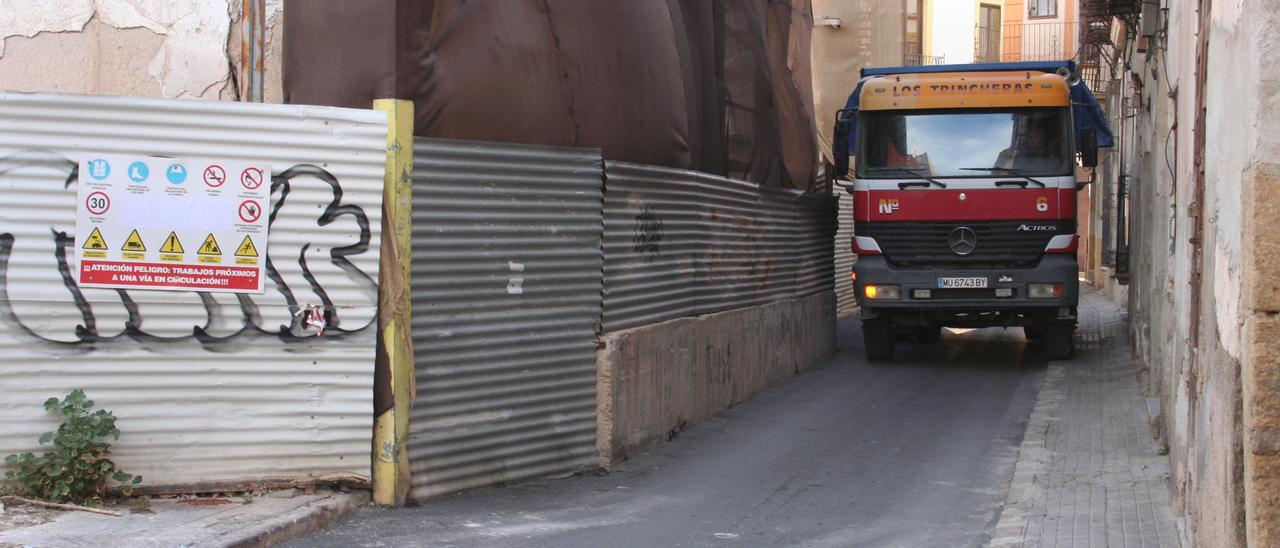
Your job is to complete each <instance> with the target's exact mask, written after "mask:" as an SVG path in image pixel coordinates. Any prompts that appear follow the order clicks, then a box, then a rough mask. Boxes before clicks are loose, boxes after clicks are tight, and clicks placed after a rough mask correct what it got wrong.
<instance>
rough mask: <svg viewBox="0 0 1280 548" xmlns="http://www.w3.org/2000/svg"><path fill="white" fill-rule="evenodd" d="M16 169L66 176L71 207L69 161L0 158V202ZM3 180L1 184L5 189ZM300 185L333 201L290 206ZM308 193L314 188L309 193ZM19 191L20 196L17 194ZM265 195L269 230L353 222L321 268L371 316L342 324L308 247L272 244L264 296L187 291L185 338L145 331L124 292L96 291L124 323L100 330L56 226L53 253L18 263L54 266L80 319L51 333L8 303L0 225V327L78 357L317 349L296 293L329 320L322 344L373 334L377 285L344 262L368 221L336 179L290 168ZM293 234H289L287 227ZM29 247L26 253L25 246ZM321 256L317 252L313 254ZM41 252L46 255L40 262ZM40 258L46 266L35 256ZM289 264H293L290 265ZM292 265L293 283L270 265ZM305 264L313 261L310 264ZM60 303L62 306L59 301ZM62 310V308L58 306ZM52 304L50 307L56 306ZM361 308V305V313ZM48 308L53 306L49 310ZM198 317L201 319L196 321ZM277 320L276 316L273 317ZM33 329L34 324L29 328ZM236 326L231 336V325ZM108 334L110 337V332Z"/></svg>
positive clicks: (11, 245) (5, 244)
mask: <svg viewBox="0 0 1280 548" xmlns="http://www.w3.org/2000/svg"><path fill="white" fill-rule="evenodd" d="M23 169H32V170H57V172H59V173H62V172H65V173H66V176H65V177H64V178H63V179H62V185H61V186H62V188H61V189H59V190H60V191H62V192H64V193H67V194H68V195H69V199H70V202H68V203H74V201H75V190H74V188H73V186H74V184H75V182H76V181H77V179H78V173H77V169H78V166H77V164H76V163H75V162H73V161H71V160H69V159H67V158H64V157H61V156H59V155H56V154H52V153H48V152H42V151H25V152H22V153H18V154H15V155H12V156H9V157H6V158H0V196H4V194H5V193H6V190H7V189H9V188H14V187H15V185H16V183H15V181H16V180H18V179H19V178H17V177H14V174H15V172H17V171H18V170H23ZM6 181H7V182H8V184H7V185H6V184H5V183H6ZM301 181H306V184H308V185H312V186H316V185H317V182H318V183H319V184H318V186H319V188H321V189H327V190H328V191H329V192H331V193H332V198H331V199H328V200H327V202H314V201H312V202H299V203H296V204H295V203H293V202H294V201H295V200H291V198H290V194H291V193H293V192H294V191H295V186H296V185H298V184H300V182H301ZM309 190H310V191H311V193H312V194H314V193H315V189H314V188H311V189H309ZM17 192H21V190H19V191H17ZM271 193H272V195H273V196H274V199H273V200H272V202H273V206H272V209H271V212H270V215H269V217H268V223H269V224H271V225H274V223H275V222H276V219H277V217H278V216H279V215H280V213H281V211H283V210H285V209H287V208H290V207H295V208H304V209H301V210H299V211H309V209H305V208H311V209H319V206H321V205H323V210H322V211H321V212H320V214H319V216H318V217H317V218H316V221H315V225H316V226H315V231H317V232H322V231H323V230H324V228H325V227H329V226H331V225H334V224H335V223H338V222H340V221H342V222H353V223H354V224H355V227H356V228H357V230H358V232H357V235H356V238H355V241H354V242H352V243H350V244H348V245H339V246H331V247H330V248H329V253H328V263H329V264H331V265H333V266H334V267H336V268H337V269H339V270H340V271H341V272H343V273H344V274H345V276H346V279H345V280H343V282H344V283H345V284H349V285H350V286H353V287H356V288H358V289H359V291H358V293H359V294H361V295H362V296H363V297H364V298H365V299H366V301H367V302H365V303H361V305H362V306H360V307H358V308H365V309H367V310H369V311H370V312H368V313H367V315H368V316H369V317H368V318H356V319H354V320H345V319H344V317H346V316H348V315H349V314H348V310H353V308H340V307H337V306H335V305H334V302H333V301H332V299H331V298H330V296H329V292H328V291H327V290H326V289H325V287H324V285H323V284H322V283H321V282H320V280H319V279H318V277H317V275H316V273H315V270H314V267H315V266H316V265H314V264H312V263H310V262H308V258H307V253H308V252H309V251H311V250H312V248H313V245H315V242H306V243H303V244H302V245H301V246H300V247H299V248H298V249H297V252H296V254H295V253H293V252H292V250H291V249H290V248H289V246H288V245H286V244H280V243H277V244H273V245H272V246H270V247H269V249H268V252H267V253H266V262H265V269H266V275H267V279H268V280H269V282H268V283H267V284H265V285H266V293H265V294H263V295H250V294H243V293H240V294H234V296H233V298H234V299H235V303H220V302H218V299H219V298H223V299H227V298H232V297H229V296H227V295H225V294H223V295H220V296H215V295H214V294H211V293H205V292H194V293H195V294H196V295H197V296H198V297H199V301H200V306H199V309H200V310H199V312H195V313H194V316H193V324H192V326H191V331H190V333H188V334H183V335H180V336H165V335H162V334H156V333H152V332H148V331H147V330H146V329H145V327H144V320H145V317H144V311H143V308H144V307H143V306H140V303H138V302H136V301H135V300H134V298H133V297H132V296H131V295H130V293H129V291H127V290H121V289H117V290H99V291H102V292H103V293H100V294H99V298H101V296H102V295H108V294H111V293H112V292H113V293H114V295H115V298H116V299H118V300H119V304H120V305H121V306H122V307H123V309H124V311H125V320H124V324H123V325H122V326H119V325H116V326H107V325H104V324H103V320H102V319H101V318H100V316H101V310H98V311H95V307H97V308H99V309H102V308H106V307H109V306H111V305H113V304H114V300H113V301H112V302H110V303H108V302H102V301H99V302H93V301H92V300H91V299H90V298H89V297H87V296H86V295H85V291H84V290H83V289H82V288H80V287H79V285H78V284H77V283H76V279H75V276H74V275H73V273H72V269H71V265H70V262H69V260H68V251H69V250H72V246H74V245H75V243H74V237H73V236H72V235H71V232H72V231H69V230H65V229H60V228H59V227H58V226H56V225H55V226H50V227H49V238H50V239H51V241H52V244H53V245H52V249H51V250H48V251H46V252H43V253H42V252H35V253H32V252H31V251H30V250H28V251H27V252H26V253H25V254H24V255H23V257H22V260H23V261H32V260H37V261H38V260H51V265H50V266H54V265H56V270H57V272H58V281H59V282H60V283H61V285H62V287H63V288H64V289H65V290H66V291H67V295H68V297H69V302H70V303H71V304H74V308H75V310H76V311H77V313H78V315H79V322H78V324H77V325H76V326H75V327H74V332H73V333H57V332H56V331H57V330H56V329H54V328H50V327H49V326H47V325H44V324H43V323H42V322H31V321H24V319H23V317H22V314H20V313H19V311H18V308H17V307H15V304H16V303H15V302H14V301H13V299H12V298H11V291H10V289H11V281H12V280H11V278H10V272H11V267H13V266H14V265H13V262H14V259H15V255H16V254H18V253H19V252H18V251H17V250H18V247H19V246H18V244H19V241H18V238H19V235H18V234H17V233H16V232H17V231H15V230H13V228H14V227H12V226H5V224H6V221H5V220H4V219H3V218H0V321H2V322H6V323H9V324H11V325H12V326H14V327H16V328H17V330H18V332H20V333H21V334H24V335H26V336H27V337H29V338H30V339H31V340H33V341H35V342H39V343H42V344H48V345H53V346H56V347H60V348H64V349H67V350H71V351H77V352H90V351H93V350H94V349H96V348H99V347H102V346H103V345H105V344H108V343H115V342H121V341H125V340H132V341H136V342H138V343H142V346H143V347H144V348H148V349H152V350H157V349H160V348H161V347H162V346H163V345H165V344H169V343H174V342H180V341H183V340H194V341H197V342H198V343H199V344H200V345H201V346H202V347H203V348H204V349H205V350H209V351H231V350H235V349H237V348H240V347H241V346H242V345H240V343H241V342H242V341H244V340H245V339H246V338H249V337H260V338H273V339H278V340H280V341H282V342H285V343H312V342H317V338H316V337H315V336H314V333H315V332H314V331H306V330H304V329H303V326H302V325H301V320H300V318H299V317H298V316H297V315H296V312H297V311H298V310H300V309H301V307H302V306H304V305H306V304H309V303H312V302H315V301H313V300H310V299H305V300H304V298H300V297H299V292H300V291H306V292H310V293H311V295H313V296H314V297H315V298H316V299H317V300H318V301H319V302H318V303H316V304H319V305H321V306H323V307H325V309H326V310H328V311H329V313H330V324H329V326H328V328H327V329H326V330H325V334H324V337H322V338H321V340H335V339H342V338H345V337H348V336H352V335H354V334H357V333H364V332H367V331H372V329H371V328H372V326H373V324H374V323H375V322H376V314H375V313H373V312H371V310H373V307H376V306H377V282H376V281H374V279H373V278H372V277H371V276H370V275H369V274H368V273H366V272H364V271H362V270H360V268H359V267H357V266H356V265H355V264H354V263H352V262H351V259H350V258H351V257H353V256H356V255H360V254H363V253H367V252H368V251H369V243H370V238H371V230H370V226H369V219H368V216H367V215H366V214H365V212H364V210H363V209H362V208H360V207H359V206H356V205H351V204H344V203H343V202H342V199H343V189H342V185H341V183H340V182H339V181H338V179H337V178H336V177H335V176H334V175H333V174H332V173H330V172H329V171H327V170H325V169H323V168H321V167H319V166H315V165H310V164H301V165H296V166H293V167H290V168H289V169H286V170H284V171H281V172H279V173H276V174H273V176H272V177H271ZM291 228H293V227H291ZM280 240H281V241H282V242H287V241H290V240H295V238H280ZM28 247H30V246H28ZM316 249H320V248H316ZM44 253H48V254H47V255H44ZM42 256H47V257H48V258H47V259H41V258H40V257H42ZM295 257H296V259H295ZM282 260H283V261H287V262H294V261H295V260H296V266H297V269H298V276H299V277H300V278H301V280H297V279H293V280H289V279H287V276H286V275H284V274H282V272H281V269H280V268H279V267H281V266H284V265H283V264H278V263H277V261H282ZM311 261H312V262H314V261H315V258H312V259H311ZM268 300H282V301H283V303H280V304H282V305H283V306H284V307H285V308H286V309H287V314H288V317H287V319H286V320H284V321H276V322H272V321H270V320H267V319H266V318H265V317H264V314H263V311H262V306H263V305H264V304H266V303H265V301H268ZM60 302H63V301H60ZM63 303H64V304H65V302H63ZM55 304H56V303H55ZM364 305H367V306H364ZM50 306H52V305H50ZM229 308H230V309H235V310H238V313H239V315H240V317H239V318H228V317H225V316H226V314H225V312H226V311H227V310H228V309H229ZM198 316H203V320H200V319H196V318H198ZM280 316H283V315H282V314H280ZM215 323H219V324H228V325H231V326H232V327H233V329H234V330H233V331H231V332H230V333H225V334H216V333H215V332H214V331H215V329H214V328H213V326H214V324H215ZM33 324H35V325H33ZM237 324H238V329H236V328H235V327H234V326H236V325H237ZM112 331H115V332H114V333H111V332H112Z"/></svg>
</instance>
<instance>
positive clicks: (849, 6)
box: [812, 0, 919, 162]
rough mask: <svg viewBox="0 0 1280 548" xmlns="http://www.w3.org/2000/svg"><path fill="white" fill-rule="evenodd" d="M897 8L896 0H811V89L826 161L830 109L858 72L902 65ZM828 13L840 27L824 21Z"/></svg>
mask: <svg viewBox="0 0 1280 548" xmlns="http://www.w3.org/2000/svg"><path fill="white" fill-rule="evenodd" d="M903 8H904V6H903V3H902V2H888V1H886V0H813V16H814V18H816V19H817V22H818V26H817V27H816V28H815V29H814V31H813V57H812V59H813V76H814V78H813V94H814V102H815V104H816V108H815V110H816V112H817V125H818V140H819V143H820V146H821V147H822V157H823V159H824V160H826V161H827V162H831V161H832V159H831V134H832V131H833V130H834V127H835V123H836V111H837V110H839V109H842V108H844V106H845V102H846V101H848V99H849V94H850V93H853V88H854V86H856V85H857V84H858V73H859V71H860V70H862V68H863V67H892V66H897V65H901V64H902V61H903V56H902V53H903V33H904V29H903ZM828 17H829V18H832V19H835V20H839V22H840V23H839V24H840V26H839V27H832V26H830V25H827V24H824V23H825V22H826V21H824V18H828ZM829 20H830V19H828V21H829ZM917 32H919V31H918V30H917Z"/></svg>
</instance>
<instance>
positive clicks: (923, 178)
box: [870, 167, 947, 188]
mask: <svg viewBox="0 0 1280 548" xmlns="http://www.w3.org/2000/svg"><path fill="white" fill-rule="evenodd" d="M870 171H874V172H876V173H879V172H882V171H899V172H902V173H906V174H908V175H911V176H912V177H916V178H917V179H921V181H920V182H915V181H904V182H901V183H898V188H907V187H912V186H920V185H921V184H923V183H924V182H925V181H928V183H929V184H935V185H938V187H939V188H947V185H946V183H943V182H942V181H939V180H937V179H934V178H933V177H930V176H928V175H925V174H923V173H920V172H919V171H916V170H914V169H908V168H905V167H882V168H876V169H872V170H870ZM929 184H925V185H924V186H929Z"/></svg>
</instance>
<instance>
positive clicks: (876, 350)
mask: <svg viewBox="0 0 1280 548" xmlns="http://www.w3.org/2000/svg"><path fill="white" fill-rule="evenodd" d="M896 343H897V341H896V340H895V339H894V332H893V319H892V318H890V317H888V316H880V317H879V318H870V319H866V320H862V345H863V347H864V348H865V349H866V351H867V359H868V360H872V361H881V360H892V359H893V351H894V346H895V345H896Z"/></svg>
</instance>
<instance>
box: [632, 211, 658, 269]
mask: <svg viewBox="0 0 1280 548" xmlns="http://www.w3.org/2000/svg"><path fill="white" fill-rule="evenodd" d="M633 233H634V235H633V236H632V238H631V241H632V243H633V244H634V248H635V251H636V253H642V254H644V255H645V258H650V257H654V256H656V255H658V254H659V253H661V252H662V248H661V245H662V219H661V218H660V217H658V212H657V210H655V209H654V208H653V206H651V205H649V204H644V205H643V206H641V207H640V214H638V215H636V224H635V229H634V230H633Z"/></svg>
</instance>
